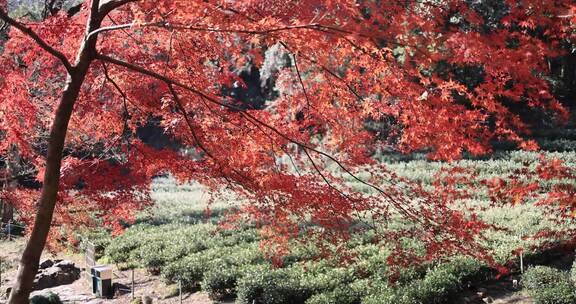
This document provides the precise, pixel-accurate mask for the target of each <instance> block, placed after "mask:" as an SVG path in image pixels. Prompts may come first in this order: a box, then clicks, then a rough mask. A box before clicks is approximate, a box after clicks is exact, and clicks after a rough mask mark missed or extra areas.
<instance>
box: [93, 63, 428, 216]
mask: <svg viewBox="0 0 576 304" xmlns="http://www.w3.org/2000/svg"><path fill="white" fill-rule="evenodd" d="M96 59H99V60H103V61H107V62H110V63H112V64H116V65H119V66H123V67H125V68H127V69H129V70H132V71H134V72H138V73H140V74H144V75H147V76H150V77H152V78H156V79H158V80H161V81H163V82H165V83H167V84H172V85H175V86H178V87H181V88H183V89H185V90H188V91H190V92H192V93H194V94H196V95H198V96H200V97H202V98H205V99H206V100H208V101H210V102H212V103H214V104H217V105H220V106H222V107H226V108H228V109H231V110H234V111H238V112H241V113H242V115H245V116H247V117H249V118H250V119H251V120H253V121H254V122H256V123H258V124H260V125H262V126H263V127H265V128H267V129H269V130H271V131H272V132H274V133H276V134H277V135H278V136H280V137H281V138H283V139H285V140H287V141H289V142H291V143H293V144H296V145H298V146H300V147H301V148H303V149H308V150H310V151H312V152H314V153H317V154H319V155H322V156H324V157H326V158H328V159H329V160H331V161H333V162H334V163H336V164H337V165H338V167H340V169H342V170H343V171H344V172H345V173H346V174H348V175H349V176H350V177H352V178H353V179H354V180H356V181H357V182H359V183H361V184H363V185H365V186H368V187H370V188H372V189H374V190H376V191H377V192H378V193H380V194H381V195H383V196H384V197H385V198H386V199H387V200H388V201H389V202H390V203H391V204H392V205H393V206H394V207H395V208H396V209H398V210H399V211H400V212H402V213H404V214H405V215H406V216H409V217H410V218H413V219H414V220H416V221H419V222H421V221H422V219H420V218H419V216H418V214H416V213H414V214H413V213H412V212H409V211H408V210H406V209H405V208H404V207H403V206H402V205H400V204H399V203H398V201H397V200H396V199H395V198H394V197H392V196H391V195H390V194H388V193H387V192H386V191H385V190H384V189H382V188H380V187H379V186H376V185H374V184H372V183H369V182H366V181H364V180H363V179H361V178H359V177H358V176H356V175H355V174H354V173H353V172H352V171H350V169H348V168H347V167H346V166H344V164H342V162H340V161H339V160H338V159H336V158H335V157H334V156H332V155H330V154H328V153H326V152H323V151H321V150H318V149H316V148H314V147H312V146H309V145H307V144H305V143H303V142H300V141H298V140H295V139H293V138H291V137H290V136H288V135H286V134H284V133H282V132H280V131H279V130H278V129H276V128H275V127H273V126H271V125H269V124H267V123H265V122H263V121H261V120H259V119H258V118H257V117H255V116H254V115H252V114H250V113H247V112H242V110H243V109H241V108H239V107H237V106H234V105H232V104H227V103H223V102H220V101H218V100H216V99H215V98H212V97H211V96H209V95H208V94H207V93H204V92H202V91H200V90H198V89H196V88H194V87H192V86H190V85H187V84H184V83H182V82H180V81H177V80H175V79H171V78H169V77H166V76H164V75H161V74H158V73H156V72H154V71H150V70H148V69H145V68H143V67H140V66H137V65H134V64H131V63H128V62H125V61H122V60H118V59H115V58H112V57H110V56H107V55H104V54H100V53H98V54H97V55H96ZM432 224H433V226H438V225H439V224H438V223H435V222H433V223H432Z"/></svg>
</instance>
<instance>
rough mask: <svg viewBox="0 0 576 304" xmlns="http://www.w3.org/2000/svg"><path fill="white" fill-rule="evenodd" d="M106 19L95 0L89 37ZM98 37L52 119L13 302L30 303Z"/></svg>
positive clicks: (88, 44)
mask: <svg viewBox="0 0 576 304" xmlns="http://www.w3.org/2000/svg"><path fill="white" fill-rule="evenodd" d="M101 23H102V17H101V14H99V0H93V1H92V5H91V15H90V18H89V20H88V25H87V31H86V37H88V33H90V32H93V31H94V30H96V29H98V28H99V27H100V25H101ZM96 40H97V35H92V36H90V38H89V39H86V40H84V42H83V43H82V45H81V46H80V49H79V51H78V55H77V58H76V62H75V63H74V66H73V67H72V68H71V70H70V71H69V75H68V77H67V80H66V86H65V87H64V91H63V92H62V97H61V98H60V103H59V105H58V108H57V110H56V115H55V116H54V121H53V122H52V127H51V129H50V137H49V141H48V154H47V157H46V169H45V173H44V183H43V185H42V192H41V195H40V200H39V202H38V210H37V212H36V219H35V221H34V227H33V228H32V232H31V234H30V239H29V240H28V242H27V243H26V247H25V249H24V252H23V253H22V257H21V259H20V263H19V265H18V274H17V277H16V282H15V284H14V286H13V288H12V292H11V293H10V298H9V299H8V303H9V304H27V303H29V299H28V298H29V296H30V292H31V291H32V285H33V283H34V277H35V276H36V273H37V271H38V263H39V261H40V256H41V255H42V251H43V250H44V246H45V245H46V240H47V237H48V233H49V231H50V226H51V224H52V215H53V213H54V208H55V206H56V197H57V194H58V188H59V185H60V168H61V164H62V152H63V149H64V143H65V140H66V133H67V131H68V123H69V121H70V117H71V115H72V112H73V110H74V104H75V103H76V100H77V99H78V95H79V94H80V89H81V87H82V84H83V83H84V79H85V77H86V74H87V73H88V70H89V68H90V64H91V63H92V61H93V60H94V58H95V57H96Z"/></svg>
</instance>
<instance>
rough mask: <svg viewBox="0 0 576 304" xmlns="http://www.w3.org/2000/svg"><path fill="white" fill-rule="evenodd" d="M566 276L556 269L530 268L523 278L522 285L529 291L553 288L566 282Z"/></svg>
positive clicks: (545, 267)
mask: <svg viewBox="0 0 576 304" xmlns="http://www.w3.org/2000/svg"><path fill="white" fill-rule="evenodd" d="M565 276H566V275H565V274H564V273H562V271H560V270H558V269H555V268H551V267H547V266H535V267H530V268H528V269H527V270H526V272H525V273H524V275H523V276H522V285H523V286H524V288H526V289H529V290H538V289H542V288H548V287H553V286H555V285H557V284H559V283H561V282H563V281H565Z"/></svg>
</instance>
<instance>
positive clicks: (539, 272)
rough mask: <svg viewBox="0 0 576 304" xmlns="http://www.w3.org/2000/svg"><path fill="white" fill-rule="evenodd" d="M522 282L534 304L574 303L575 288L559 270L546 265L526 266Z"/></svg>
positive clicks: (575, 300)
mask: <svg viewBox="0 0 576 304" xmlns="http://www.w3.org/2000/svg"><path fill="white" fill-rule="evenodd" d="M522 284H523V286H524V288H526V289H527V290H528V293H529V294H530V295H531V296H532V297H533V298H534V302H535V303H536V304H576V288H575V287H574V285H573V284H572V283H571V282H570V279H569V277H568V274H567V273H565V272H563V271H561V270H558V269H555V268H551V267H546V266H535V267H531V268H528V270H526V272H525V273H524V275H523V276H522Z"/></svg>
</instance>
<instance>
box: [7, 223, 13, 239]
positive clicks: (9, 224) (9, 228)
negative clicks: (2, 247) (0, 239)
mask: <svg viewBox="0 0 576 304" xmlns="http://www.w3.org/2000/svg"><path fill="white" fill-rule="evenodd" d="M11 226H12V221H8V241H11V240H12V238H11V236H10V230H11V229H12V227H11Z"/></svg>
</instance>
